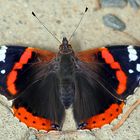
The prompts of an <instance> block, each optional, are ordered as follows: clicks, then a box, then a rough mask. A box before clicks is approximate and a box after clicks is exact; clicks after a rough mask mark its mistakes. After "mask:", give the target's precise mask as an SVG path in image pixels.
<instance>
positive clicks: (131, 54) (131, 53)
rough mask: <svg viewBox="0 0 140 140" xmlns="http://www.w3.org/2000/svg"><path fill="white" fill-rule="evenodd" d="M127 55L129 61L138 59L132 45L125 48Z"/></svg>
mask: <svg viewBox="0 0 140 140" xmlns="http://www.w3.org/2000/svg"><path fill="white" fill-rule="evenodd" d="M127 50H128V53H129V61H136V60H137V59H138V56H137V51H136V50H135V49H134V47H133V46H132V45H130V46H128V47H127Z"/></svg>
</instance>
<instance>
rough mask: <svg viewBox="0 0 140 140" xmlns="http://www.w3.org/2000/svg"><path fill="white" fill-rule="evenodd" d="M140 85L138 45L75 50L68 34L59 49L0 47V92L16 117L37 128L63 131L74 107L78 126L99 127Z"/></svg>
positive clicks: (113, 115)
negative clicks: (68, 111) (52, 50)
mask: <svg viewBox="0 0 140 140" xmlns="http://www.w3.org/2000/svg"><path fill="white" fill-rule="evenodd" d="M139 85H140V48H139V47H138V46H132V45H114V46H106V47H102V48H96V49H90V50H85V51H81V52H74V50H73V49H72V46H71V45H70V44H69V42H68V40H67V38H66V37H64V38H63V40H62V44H61V45H60V46H59V51H58V53H54V52H51V51H48V50H41V49H37V48H31V47H25V46H11V45H2V46H1V47H0V93H1V94H2V95H4V96H5V97H6V98H7V99H8V100H12V110H13V114H14V116H15V117H17V118H18V119H19V120H20V121H21V122H23V123H25V124H26V125H27V126H28V127H33V128H36V129H37V130H45V131H50V130H61V129H62V127H63V121H64V118H65V111H66V110H67V109H68V108H72V109H73V116H74V119H75V122H76V124H77V128H78V129H93V128H100V127H102V126H103V125H105V124H109V123H111V121H112V120H114V119H115V118H117V117H118V115H119V114H120V113H121V112H122V109H123V106H124V105H125V101H126V98H127V97H128V96H129V95H131V94H133V93H134V90H135V89H136V88H137V87H138V86H139Z"/></svg>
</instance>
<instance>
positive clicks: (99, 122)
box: [85, 103, 124, 129]
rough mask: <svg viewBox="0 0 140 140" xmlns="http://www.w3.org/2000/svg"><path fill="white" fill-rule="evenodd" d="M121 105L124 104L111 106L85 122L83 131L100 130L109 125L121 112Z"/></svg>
mask: <svg viewBox="0 0 140 140" xmlns="http://www.w3.org/2000/svg"><path fill="white" fill-rule="evenodd" d="M123 105H124V103H122V104H120V105H118V104H112V105H111V106H110V107H109V108H108V109H107V110H106V111H105V112H104V113H101V114H99V115H96V116H93V117H91V118H89V119H88V120H87V121H86V123H87V125H86V127H85V129H93V128H100V127H102V126H103V125H105V124H109V123H111V121H112V120H113V119H115V118H117V117H118V115H119V114H120V113H121V112H122V108H123Z"/></svg>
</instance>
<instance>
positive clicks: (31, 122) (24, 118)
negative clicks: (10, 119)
mask: <svg viewBox="0 0 140 140" xmlns="http://www.w3.org/2000/svg"><path fill="white" fill-rule="evenodd" d="M13 111H14V115H15V116H16V117H17V118H18V119H19V120H20V121H21V122H23V123H25V124H26V125H27V126H28V127H33V128H36V129H37V130H46V131H49V130H51V129H52V127H51V124H52V122H51V121H50V120H49V119H45V118H42V117H37V116H33V115H32V114H31V113H30V112H28V111H27V110H26V109H25V108H24V107H20V108H18V109H16V108H14V107H13Z"/></svg>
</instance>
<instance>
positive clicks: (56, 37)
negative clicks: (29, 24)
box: [32, 12, 61, 44]
mask: <svg viewBox="0 0 140 140" xmlns="http://www.w3.org/2000/svg"><path fill="white" fill-rule="evenodd" d="M32 15H33V16H34V17H35V18H36V19H37V20H38V21H39V23H40V24H41V25H43V26H44V28H45V29H46V30H47V31H48V32H49V33H50V34H51V35H52V36H53V37H54V38H55V39H56V40H57V41H58V42H59V43H60V44H61V41H60V40H59V39H58V38H57V37H56V36H55V35H54V34H53V33H52V32H51V31H50V30H49V29H48V28H47V27H46V26H45V25H44V24H43V22H42V21H41V20H40V19H39V18H38V17H37V16H36V14H35V13H34V12H32Z"/></svg>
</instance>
